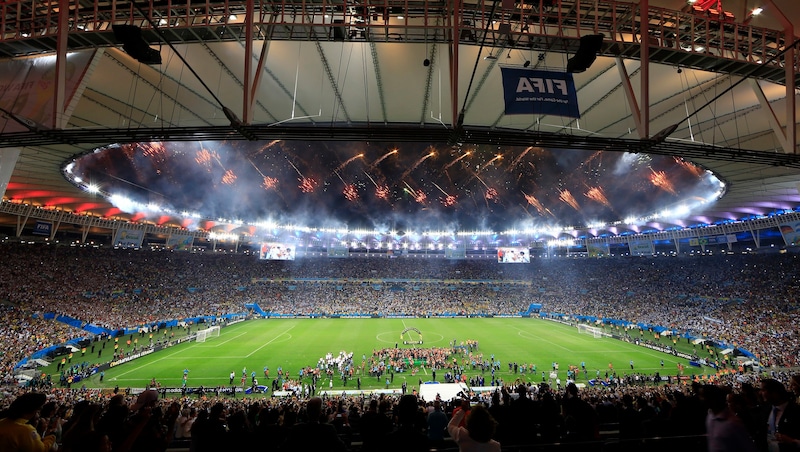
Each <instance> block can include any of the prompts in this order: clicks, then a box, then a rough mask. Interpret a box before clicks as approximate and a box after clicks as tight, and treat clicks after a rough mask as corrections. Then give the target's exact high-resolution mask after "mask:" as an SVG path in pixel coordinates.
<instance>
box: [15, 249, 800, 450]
mask: <svg viewBox="0 0 800 452" xmlns="http://www.w3.org/2000/svg"><path fill="white" fill-rule="evenodd" d="M0 260H2V261H3V262H4V264H5V265H4V267H5V269H4V277H3V278H2V279H0V349H1V350H2V352H1V353H2V358H0V371H1V372H2V375H0V376H1V377H2V382H3V385H2V388H3V391H4V393H3V394H2V396H3V397H2V399H0V406H2V407H4V408H8V407H9V405H10V404H11V403H12V401H13V400H15V399H16V398H17V396H18V395H19V393H18V391H20V389H18V388H15V386H14V385H13V379H12V375H13V373H12V371H13V368H14V366H15V364H16V363H18V362H19V361H20V360H21V359H22V358H24V357H26V356H30V354H31V353H33V352H34V351H36V350H38V349H41V348H43V347H46V346H49V345H53V344H60V343H63V342H64V341H66V340H68V339H71V338H76V337H82V336H84V335H86V333H85V331H83V330H81V329H78V328H73V327H70V326H67V325H66V324H64V323H61V322H58V321H55V320H45V319H44V318H43V314H44V313H56V314H65V315H68V316H70V317H73V318H76V319H79V320H80V321H81V322H84V323H91V324H93V325H98V326H101V327H106V328H109V329H111V330H115V329H118V328H122V327H131V326H136V325H143V324H149V323H153V322H159V321H162V320H171V319H182V318H187V317H193V316H198V315H219V314H226V313H235V312H242V311H244V310H245V305H246V304H250V303H257V304H259V306H260V307H261V308H262V309H263V310H264V311H267V312H269V313H273V314H292V315H327V316H330V315H349V314H367V315H390V314H401V315H415V316H428V315H431V316H433V315H452V314H456V315H518V314H520V313H522V312H525V311H526V310H527V309H528V307H529V306H530V304H532V303H538V304H541V305H542V309H543V310H544V311H547V312H555V313H563V314H571V315H572V314H580V315H591V316H596V317H598V318H603V317H611V318H623V319H625V320H629V321H632V322H644V323H648V324H655V325H662V326H665V327H668V328H672V329H675V330H677V331H679V332H685V331H686V332H690V333H692V334H694V335H698V336H705V337H709V338H714V339H718V340H721V341H725V342H727V343H730V344H733V345H736V346H739V347H742V348H745V349H748V350H750V351H752V352H754V353H756V354H757V355H758V356H759V358H760V359H761V361H762V364H766V365H768V366H769V365H774V366H780V367H794V366H797V365H798V364H799V361H800V337H798V333H797V331H796V328H795V325H797V324H798V310H797V304H796V299H797V291H798V290H800V286H798V285H797V284H796V280H797V269H798V268H800V266H798V265H797V264H798V261H797V260H798V257H797V256H796V255H794V254H790V253H787V254H762V255H723V256H713V257H712V256H702V257H668V258H667V257H664V258H617V259H613V260H611V259H588V258H552V259H539V260H537V259H534V260H533V261H532V262H531V263H530V264H524V265H522V264H520V265H512V264H509V265H499V264H497V263H496V262H494V261H489V260H453V261H450V260H432V259H416V258H407V257H399V258H394V259H388V258H385V257H372V258H368V259H355V258H354V259H315V260H312V259H301V260H298V261H292V262H286V261H283V262H281V261H258V260H257V259H256V258H254V257H253V256H248V255H237V254H222V253H219V254H217V253H208V254H203V253H198V254H189V253H178V252H174V253H173V252H149V251H133V250H106V249H92V248H76V247H67V246H54V245H2V246H0ZM142 306H147V309H146V310H145V309H141V307H142ZM391 353H394V352H393V351H392V349H388V351H386V356H384V357H383V359H385V361H384V365H386V364H388V363H390V362H391V361H392V360H395V361H396V360H397V359H398V358H400V357H395V356H391ZM402 358H407V357H402ZM424 359H428V360H430V359H434V360H436V359H439V357H437V356H431V357H427V356H426V357H424ZM378 362H380V360H379V361H378ZM776 376H777V377H780V378H779V379H781V380H783V381H784V382H786V383H787V384H788V381H789V375H788V374H776ZM737 378H738V379H737V380H735V381H734V380H731V381H727V382H726V381H723V382H722V383H726V384H730V386H731V387H733V388H734V390H733V393H732V394H730V397H729V400H732V404H731V406H738V407H739V409H740V410H741V411H739V412H737V414H738V415H739V417H740V418H742V421H743V422H745V424H747V423H748V422H750V423H751V424H749V425H748V432H749V433H750V434H751V436H752V437H753V438H755V439H759V438H761V437H762V436H763V432H762V431H761V430H760V429H761V428H762V427H763V423H758V422H755V419H761V418H763V413H762V412H761V410H762V409H763V408H764V406H765V404H767V403H768V401H767V400H764V397H763V395H762V394H761V393H759V391H757V390H755V387H756V386H757V385H758V384H760V383H759V382H758V381H757V380H753V381H749V380H747V379H746V378H743V377H742V376H741V375H739V376H737ZM620 387H621V388H624V389H619V390H610V389H609V388H607V387H598V388H590V389H586V390H582V391H581V392H580V394H579V395H578V394H577V393H575V392H574V391H575V389H573V388H572V387H570V386H565V387H564V388H557V389H551V388H549V387H547V386H546V385H529V386H524V387H522V388H516V387H505V388H502V390H501V389H499V388H498V390H497V391H496V392H491V393H486V394H473V395H471V397H472V398H474V400H473V401H474V402H475V401H479V402H482V403H485V404H486V405H487V406H489V410H488V412H489V413H490V414H491V416H492V417H493V418H494V419H495V420H496V421H497V431H496V436H495V437H496V438H497V439H498V440H500V442H501V443H503V444H515V443H518V442H520V441H522V442H530V441H554V440H566V439H576V440H577V439H578V438H587V437H588V436H587V435H589V434H590V431H592V428H589V427H587V422H588V425H590V426H594V425H596V424H600V423H605V422H617V423H619V426H620V427H619V431H620V436H621V437H630V438H636V437H639V436H642V435H658V434H663V433H664V432H665V430H664V425H669V426H670V427H669V429H668V432H675V433H680V434H695V433H703V432H705V431H706V430H705V426H704V419H705V413H706V411H705V408H704V407H705V406H706V405H708V403H706V405H703V399H702V391H701V390H700V388H699V387H694V388H693V390H692V389H690V388H689V387H688V386H684V385H677V384H667V385H662V386H660V387H657V388H654V387H650V386H639V385H636V384H622V385H621V386H620ZM792 388H793V389H797V390H800V384H797V382H795V384H794V385H793V386H792ZM773 389H774V388H773ZM146 394H147V395H146V396H145V399H143V400H137V399H136V398H135V396H132V395H124V394H107V393H102V392H96V391H85V390H84V391H81V390H80V389H65V388H56V389H49V390H48V393H47V403H46V405H45V407H43V408H42V410H41V411H39V414H40V416H42V417H41V419H40V420H38V421H35V423H34V424H33V425H34V427H35V428H36V429H37V430H38V431H39V433H40V434H42V435H43V436H44V435H45V434H48V433H55V434H56V436H57V438H56V439H57V441H58V443H59V444H62V446H63V447H64V449H66V450H70V449H75V450H103V449H101V448H100V447H101V446H102V445H103V444H105V445H108V443H110V444H111V445H112V446H113V450H115V451H116V450H144V449H143V448H144V447H148V448H151V449H147V450H158V449H159V447H161V446H162V445H166V444H169V443H170V441H172V440H173V439H174V438H180V437H187V436H189V435H191V436H192V438H193V439H192V441H193V449H194V450H197V451H202V450H218V449H213V448H210V447H211V446H213V445H220V444H226V445H230V444H241V445H242V447H246V446H247V444H251V443H248V442H257V441H260V440H263V438H265V436H264V435H269V438H271V439H270V441H271V442H273V443H275V442H276V441H277V442H278V443H281V442H282V441H283V440H286V439H287V438H289V437H290V435H291V434H292V428H291V426H293V425H294V424H295V423H296V422H297V421H298V420H300V421H308V419H307V414H306V413H307V403H308V400H307V399H305V398H301V399H289V400H281V399H271V400H262V399H244V400H233V399H229V398H216V397H213V396H212V397H210V398H204V399H197V398H191V399H189V398H185V399H178V400H169V399H167V400H146V397H151V395H150V394H151V393H150V392H148V393H146ZM23 400H24V399H23ZM577 400H580V402H577ZM399 401H400V399H399V398H396V397H393V396H381V397H378V396H375V397H374V398H371V397H366V398H364V397H349V396H342V397H332V398H326V399H325V400H324V401H323V407H322V409H321V413H320V414H321V416H323V417H324V419H326V420H327V421H329V422H330V423H331V425H333V426H334V427H335V428H336V429H337V433H338V435H339V436H338V437H339V438H341V439H343V440H344V441H343V442H344V444H343V446H344V447H346V445H347V440H348V438H352V437H358V438H360V440H361V441H363V444H364V450H370V447H373V445H376V444H381V443H380V441H382V439H385V437H387V435H390V434H391V432H392V431H393V429H396V428H400V427H401V426H402V425H401V423H400V421H399V420H398V419H395V417H394V416H392V413H393V412H394V410H395V409H396V406H397V405H398V404H399ZM29 402H30V401H29ZM733 402H736V403H738V404H740V405H735V404H734V403H733ZM37 403H38V402H37ZM20 404H21V403H20ZM417 404H418V406H417V409H416V410H415V412H417V414H418V416H416V417H418V418H419V419H418V420H417V421H415V423H418V424H419V425H418V427H417V430H419V431H420V432H425V431H426V430H427V434H429V435H430V437H431V441H435V439H433V438H438V437H439V436H440V434H441V433H442V432H441V431H440V430H441V429H438V427H437V429H438V430H437V431H435V432H431V431H430V429H429V428H428V427H425V426H424V425H423V421H422V419H423V417H425V415H426V414H428V413H430V412H435V411H436V408H435V407H434V401H422V400H419V401H418V402H417ZM441 405H443V406H444V412H445V413H446V414H449V415H450V416H451V418H452V417H453V416H452V415H453V413H452V411H453V410H454V409H455V408H457V407H458V405H457V404H447V403H442V404H441ZM701 408H702V409H701ZM15 409H16V410H17V411H19V410H20V409H21V408H20V407H19V406H17V407H15ZM17 411H14V410H12V413H15V412H17ZM45 413H46V416H45ZM634 413H635V414H634ZM456 414H458V413H456ZM678 414H680V415H678ZM0 417H3V416H2V415H0ZM427 417H428V418H429V417H430V416H427ZM393 419H394V421H393ZM523 419H524V420H525V422H532V424H533V425H537V426H538V427H537V428H536V430H535V431H533V432H532V431H530V429H528V430H525V429H522V430H520V429H519V428H518V426H519V425H522V424H521V422H522V420H523ZM655 420H658V421H659V422H655ZM190 421H191V422H190ZM650 421H653V422H650ZM662 421H664V422H662ZM192 422H193V423H194V424H195V425H196V426H198V427H196V428H195V429H193V428H191V427H187V425H191V423H192ZM393 422H395V423H396V425H394V424H393ZM665 422H666V423H665ZM550 423H552V425H551V424H550ZM415 425H416V424H415ZM199 426H202V427H199ZM407 427H408V425H407V424H406V425H405V428H407ZM1 431H2V425H0V432H1ZM457 431H458V430H454V431H453V432H454V433H455V434H456V435H458V433H457ZM68 432H69V434H67V433H68ZM91 432H96V433H91ZM132 432H136V435H132ZM521 432H525V433H526V436H525V437H524V438H523V437H522V436H520V435H522V433H521ZM90 433H91V434H90ZM195 433H196V434H195ZM59 435H60V436H59ZM798 436H800V435H798ZM71 438H72V439H71ZM78 438H80V439H78ZM103 438H105V440H107V441H106V442H104V441H105V440H104V439H103ZM197 438H202V440H200V439H197ZM276 438H277V439H276ZM73 440H74V441H76V442H72V441H73ZM143 441H145V442H146V443H142V442H143ZM71 442H72V444H71ZM89 442H91V444H89ZM287 444H294V443H291V442H287Z"/></svg>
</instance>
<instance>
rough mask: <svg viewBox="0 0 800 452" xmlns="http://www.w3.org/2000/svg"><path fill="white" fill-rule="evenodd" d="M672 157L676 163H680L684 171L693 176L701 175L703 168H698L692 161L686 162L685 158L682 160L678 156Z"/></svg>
mask: <svg viewBox="0 0 800 452" xmlns="http://www.w3.org/2000/svg"><path fill="white" fill-rule="evenodd" d="M673 158H674V159H675V163H677V164H678V165H680V166H682V167H683V168H685V169H686V171H689V172H690V173H692V174H693V175H694V176H695V177H700V176H702V175H703V171H704V170H703V168H700V167H699V166H697V165H695V164H694V163H692V162H687V161H686V160H684V159H682V158H680V157H673Z"/></svg>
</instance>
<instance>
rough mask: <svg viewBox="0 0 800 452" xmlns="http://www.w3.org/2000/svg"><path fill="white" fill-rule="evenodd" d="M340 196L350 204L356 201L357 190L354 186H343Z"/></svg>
mask: <svg viewBox="0 0 800 452" xmlns="http://www.w3.org/2000/svg"><path fill="white" fill-rule="evenodd" d="M342 194H343V195H344V197H345V199H347V200H348V201H350V202H354V201H357V200H358V190H357V189H356V186H355V185H353V184H347V185H345V186H344V190H342Z"/></svg>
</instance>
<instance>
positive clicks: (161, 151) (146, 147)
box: [139, 142, 167, 160]
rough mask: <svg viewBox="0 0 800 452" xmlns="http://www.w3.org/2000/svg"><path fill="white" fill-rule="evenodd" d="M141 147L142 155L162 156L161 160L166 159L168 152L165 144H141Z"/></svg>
mask: <svg viewBox="0 0 800 452" xmlns="http://www.w3.org/2000/svg"><path fill="white" fill-rule="evenodd" d="M139 147H140V148H141V149H142V155H144V156H145V157H147V158H150V159H155V158H157V157H160V160H164V157H165V155H166V152H167V150H166V148H164V144H163V143H159V142H152V143H146V144H141V145H140V146H139Z"/></svg>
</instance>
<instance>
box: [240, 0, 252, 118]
mask: <svg viewBox="0 0 800 452" xmlns="http://www.w3.org/2000/svg"><path fill="white" fill-rule="evenodd" d="M254 10H255V0H247V1H246V2H245V15H244V80H243V82H242V83H243V84H244V89H243V90H242V96H244V97H243V99H242V105H243V108H242V109H243V110H244V111H243V112H242V122H243V123H244V124H250V123H251V122H252V121H253V106H254V104H255V102H253V91H252V86H255V83H253V29H254V26H253V11H254ZM251 85H252V86H251Z"/></svg>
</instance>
